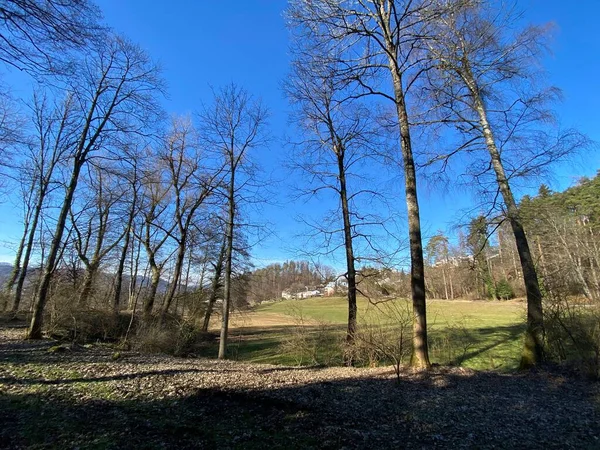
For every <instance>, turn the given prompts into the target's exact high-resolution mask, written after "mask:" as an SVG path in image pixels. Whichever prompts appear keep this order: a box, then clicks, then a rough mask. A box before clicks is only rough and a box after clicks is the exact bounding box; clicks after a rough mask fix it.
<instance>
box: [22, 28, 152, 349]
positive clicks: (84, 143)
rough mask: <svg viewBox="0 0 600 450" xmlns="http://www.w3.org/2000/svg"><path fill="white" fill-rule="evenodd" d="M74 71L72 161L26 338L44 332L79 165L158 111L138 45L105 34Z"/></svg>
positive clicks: (145, 60) (147, 64)
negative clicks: (53, 279)
mask: <svg viewBox="0 0 600 450" xmlns="http://www.w3.org/2000/svg"><path fill="white" fill-rule="evenodd" d="M78 74H79V76H78V77H74V78H73V80H72V81H71V90H70V92H71V95H72V96H73V97H74V102H75V104H76V105H77V114H78V120H77V124H76V126H77V141H76V143H75V145H74V147H73V150H72V154H71V157H72V167H71V173H70V176H69V179H68V181H67V183H66V187H65V196H64V199H63V201H62V205H61V208H60V212H59V214H58V216H57V219H56V228H55V232H54V235H53V237H52V243H51V245H50V248H49V249H48V254H47V257H46V260H45V262H44V273H43V276H42V280H41V282H40V286H39V289H38V291H37V294H36V298H35V304H34V312H33V318H32V321H31V325H30V327H29V331H28V333H27V336H28V338H30V339H39V338H40V337H41V336H42V321H43V314H44V308H45V305H46V302H47V300H48V295H49V288H50V281H51V278H52V274H53V272H54V269H55V266H56V263H57V258H58V256H59V251H60V248H61V242H62V238H63V233H64V230H65V226H66V222H67V218H68V215H69V210H70V209H71V204H72V202H73V197H74V195H75V190H76V188H77V185H78V183H79V176H80V173H81V171H82V169H83V167H84V166H85V165H86V163H87V162H88V160H89V159H90V158H91V157H93V156H94V154H95V153H97V152H99V151H100V150H101V149H102V147H103V145H106V144H107V142H108V141H109V140H110V139H111V138H117V137H118V136H119V134H127V133H137V132H140V131H141V130H142V129H143V127H146V126H148V123H150V121H151V120H152V118H153V115H154V114H156V112H157V108H156V106H155V102H154V96H155V95H156V92H157V89H158V88H159V87H160V83H159V80H158V78H157V72H156V68H155V67H154V66H153V65H152V63H151V61H150V60H149V59H148V57H147V56H146V55H145V54H144V53H143V52H142V51H141V50H140V49H139V48H137V47H136V46H134V45H132V44H131V43H129V42H127V41H125V40H124V39H121V38H118V37H111V38H107V40H106V41H105V42H103V43H102V44H101V45H100V47H99V48H98V49H97V51H95V52H93V53H92V54H90V55H88V56H87V58H86V59H85V61H83V62H82V65H81V69H80V71H79V72H78Z"/></svg>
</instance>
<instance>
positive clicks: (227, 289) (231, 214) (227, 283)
mask: <svg viewBox="0 0 600 450" xmlns="http://www.w3.org/2000/svg"><path fill="white" fill-rule="evenodd" d="M231 151H233V147H232V149H231ZM235 169H236V167H235V164H234V162H233V155H232V162H231V164H230V170H231V179H230V181H229V193H228V203H229V211H228V217H227V231H226V239H227V245H226V248H225V274H224V283H223V315H222V318H221V335H220V340H219V359H225V358H226V357H227V336H228V332H229V310H230V308H231V305H230V302H231V269H232V259H233V227H234V218H235Z"/></svg>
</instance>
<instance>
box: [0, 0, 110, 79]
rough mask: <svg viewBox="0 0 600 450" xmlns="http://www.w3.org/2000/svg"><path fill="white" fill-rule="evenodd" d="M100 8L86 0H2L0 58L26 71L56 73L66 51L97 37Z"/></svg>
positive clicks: (0, 10)
mask: <svg viewBox="0 0 600 450" xmlns="http://www.w3.org/2000/svg"><path fill="white" fill-rule="evenodd" d="M99 18H100V11H99V10H98V8H97V7H96V6H95V5H94V4H93V3H92V2H90V1H88V0H2V2H0V42H1V43H2V45H0V61H2V62H4V63H5V64H7V65H10V66H13V67H16V68H17V69H20V70H26V71H28V72H29V73H34V74H38V73H49V72H50V73H56V72H57V71H58V70H63V69H64V63H65V62H66V61H65V59H66V58H65V57H66V55H68V54H69V53H70V51H71V50H73V49H82V48H84V47H85V46H86V45H87V44H88V43H90V42H91V41H93V40H94V39H98V38H100V35H101V34H102V33H103V31H104V30H103V29H102V28H101V26H100V25H99V23H98V21H99Z"/></svg>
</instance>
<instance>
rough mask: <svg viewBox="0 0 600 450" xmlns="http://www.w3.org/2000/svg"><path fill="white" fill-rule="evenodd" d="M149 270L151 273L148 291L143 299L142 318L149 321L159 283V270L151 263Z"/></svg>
mask: <svg viewBox="0 0 600 450" xmlns="http://www.w3.org/2000/svg"><path fill="white" fill-rule="evenodd" d="M150 270H151V272H152V278H151V280H150V291H149V292H148V295H147V297H146V298H145V299H144V317H145V318H146V319H149V318H150V317H151V316H152V310H153V309H154V301H155V299H156V291H157V290H158V283H159V282H160V269H159V267H158V266H157V265H156V263H155V262H153V261H151V262H150Z"/></svg>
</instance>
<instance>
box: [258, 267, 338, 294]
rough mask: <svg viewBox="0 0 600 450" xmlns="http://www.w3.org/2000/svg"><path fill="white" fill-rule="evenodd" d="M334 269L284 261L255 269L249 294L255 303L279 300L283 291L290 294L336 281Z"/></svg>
mask: <svg viewBox="0 0 600 450" xmlns="http://www.w3.org/2000/svg"><path fill="white" fill-rule="evenodd" d="M336 275H337V274H336V273H335V271H334V269H332V268H331V267H328V266H326V265H323V264H319V263H316V264H311V263H309V262H308V261H285V262H284V263H283V264H279V263H276V264H269V265H268V266H266V267H263V268H260V269H255V270H253V271H252V272H251V274H250V292H251V293H252V294H251V295H252V299H253V301H255V302H258V303H260V302H263V301H267V300H276V299H280V298H281V293H282V292H283V291H284V290H290V291H291V292H292V293H295V292H301V291H304V290H305V289H307V288H312V289H314V288H316V287H317V286H320V285H323V284H326V283H328V282H330V281H334V280H335V279H336Z"/></svg>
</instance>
